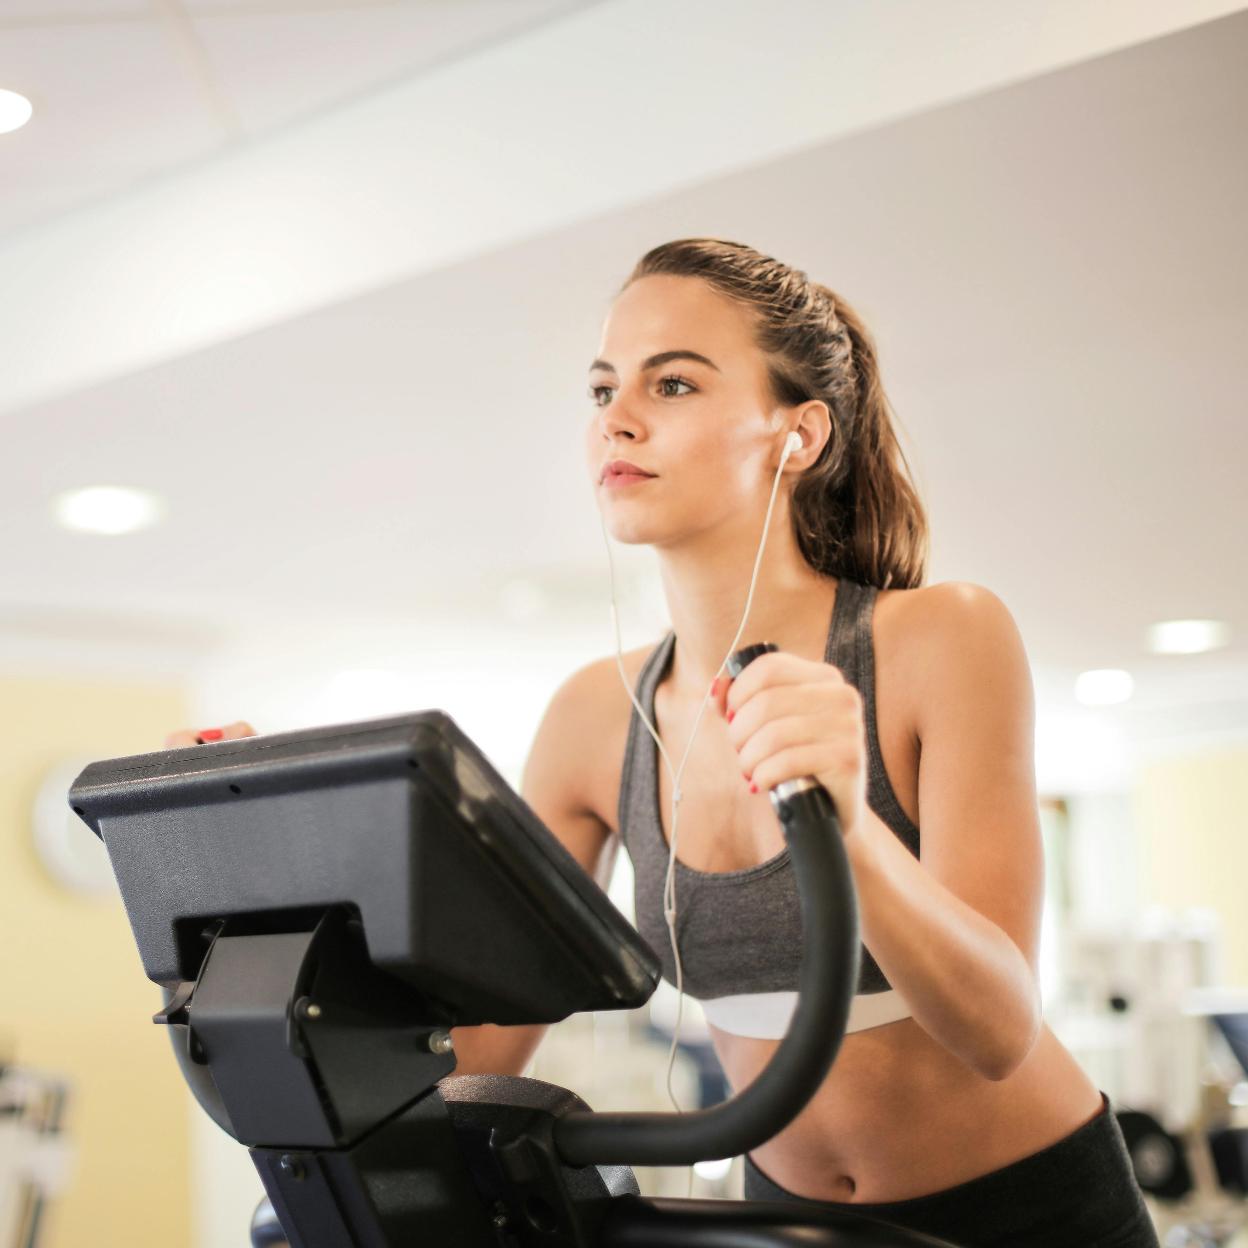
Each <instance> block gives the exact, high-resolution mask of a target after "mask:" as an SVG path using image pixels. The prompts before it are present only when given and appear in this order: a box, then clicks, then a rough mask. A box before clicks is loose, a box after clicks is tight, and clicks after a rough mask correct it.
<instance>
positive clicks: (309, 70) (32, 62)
mask: <svg viewBox="0 0 1248 1248" xmlns="http://www.w3.org/2000/svg"><path fill="white" fill-rule="evenodd" d="M594 2H596V0H0V78H2V79H3V82H2V83H0V85H3V86H5V87H7V88H8V89H9V90H14V91H21V92H22V93H23V94H24V95H27V96H28V97H29V98H30V99H31V100H32V101H33V102H34V105H35V110H36V111H35V119H34V120H33V121H32V122H31V124H30V125H29V126H28V127H26V129H24V130H22V131H19V132H16V133H14V134H13V135H11V136H6V137H5V139H4V145H3V150H2V160H0V177H3V179H4V181H3V186H4V194H3V196H0V234H2V233H5V232H9V231H12V230H15V229H18V228H20V227H22V226H24V225H32V224H37V223H39V222H41V221H43V220H45V219H46V218H47V217H49V216H50V215H52V214H55V213H58V212H64V211H66V210H67V209H70V208H75V207H83V206H87V205H90V204H92V203H94V202H96V201H98V200H100V199H101V198H103V197H105V196H107V195H110V194H114V193H116V192H118V191H121V190H125V189H130V188H132V187H134V186H135V185H136V184H137V183H140V182H141V181H143V180H144V179H151V178H154V177H157V176H159V175H162V174H168V173H170V172H172V171H175V170H177V169H180V168H184V167H186V166H187V165H188V164H190V163H193V162H195V161H197V160H203V159H205V158H208V157H212V156H218V155H220V154H222V153H224V152H225V151H227V150H230V149H232V148H234V147H237V146H239V145H240V144H243V143H246V142H248V141H249V140H253V139H255V138H256V137H257V136H259V135H262V134H264V133H266V132H269V131H272V130H273V129H275V128H277V127H279V126H282V125H286V124H289V123H291V122H293V121H297V120H302V119H306V118H307V117H309V116H310V115H312V114H314V113H316V112H317V111H319V110H325V109H329V108H332V107H336V106H341V105H342V104H343V103H344V102H346V101H348V100H349V99H351V98H352V97H356V96H359V95H361V94H363V93H365V92H367V91H372V90H377V89H378V88H379V87H381V86H383V85H385V84H386V83H388V82H391V81H394V80H397V79H400V78H410V77H411V76H412V75H415V74H420V73H425V72H428V71H430V70H431V69H433V68H434V67H437V66H443V65H446V64H447V63H448V62H451V61H453V60H455V59H457V58H466V57H469V56H471V55H473V54H476V53H479V52H480V51H481V50H482V49H483V48H484V47H486V46H488V45H490V44H492V43H495V42H497V41H500V40H506V39H510V38H514V37H515V36H516V35H518V34H520V33H521V32H523V31H526V30H529V29H531V28H533V27H534V26H535V25H536V24H538V23H542V22H546V21H550V20H553V19H556V18H559V17H561V16H566V15H567V14H568V13H569V12H571V11H572V10H583V9H585V8H586V7H588V6H589V5H590V4H592V3H594Z"/></svg>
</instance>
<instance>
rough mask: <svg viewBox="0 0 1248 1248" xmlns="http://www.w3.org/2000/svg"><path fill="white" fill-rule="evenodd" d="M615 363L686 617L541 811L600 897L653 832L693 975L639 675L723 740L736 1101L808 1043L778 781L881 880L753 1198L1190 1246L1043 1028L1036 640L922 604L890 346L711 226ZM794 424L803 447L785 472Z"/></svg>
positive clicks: (670, 584) (619, 466) (645, 286)
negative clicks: (805, 800) (1151, 1210)
mask: <svg viewBox="0 0 1248 1248" xmlns="http://www.w3.org/2000/svg"><path fill="white" fill-rule="evenodd" d="M598 357H599V358H598V359H597V360H595V361H594V364H593V366H592V369H591V373H590V379H589V380H590V394H591V396H592V399H593V404H594V407H593V410H592V412H591V415H590V419H589V421H588V423H587V428H586V452H587V461H588V466H589V470H590V474H591V481H592V482H593V484H594V488H595V491H596V494H597V498H598V503H599V506H600V508H601V511H602V517H603V522H604V525H605V526H606V528H607V529H609V530H610V533H611V534H612V536H613V537H614V538H615V539H616V540H618V541H621V542H626V543H629V544H637V543H646V544H648V545H650V546H653V547H654V548H655V550H656V551H657V553H658V559H659V568H660V572H661V576H662V583H663V587H664V591H665V594H666V598H667V605H668V609H669V613H670V618H671V621H672V625H673V628H672V631H671V632H670V633H669V634H668V635H667V636H666V637H665V638H664V640H663V641H662V642H661V643H660V644H659V645H658V646H657V647H646V648H643V649H641V650H637V651H634V652H632V653H630V654H628V655H625V656H623V659H622V661H621V665H620V667H619V668H617V661H616V658H615V657H614V656H612V657H611V658H608V659H603V660H601V661H599V662H597V663H594V664H591V665H589V666H588V667H585V668H583V669H581V670H580V671H578V672H576V673H575V674H574V675H573V676H572V677H570V678H569V679H568V680H567V681H565V683H564V684H563V686H561V688H560V689H559V690H558V691H557V692H556V694H555V696H554V698H553V699H552V701H551V704H550V706H549V708H548V709H547V712H546V715H545V717H544V718H543V721H542V724H541V727H540V728H539V730H538V734H537V737H536V739H535V741H534V744H533V748H532V750H531V752H530V756H529V759H528V762H527V764H526V767H525V773H524V781H523V786H522V788H523V792H524V796H525V797H526V799H527V800H528V801H529V803H530V805H531V806H532V807H533V808H534V810H535V811H536V812H537V814H538V815H539V816H541V818H542V819H543V820H544V821H545V822H546V824H547V825H548V826H549V827H550V828H551V829H552V831H554V832H555V834H556V835H557V836H559V837H560V839H561V840H562V841H563V842H564V843H565V844H566V845H567V846H568V848H569V849H570V850H571V852H572V853H573V854H574V855H576V857H577V858H578V859H579V860H580V861H581V863H582V865H584V866H585V867H586V869H587V870H590V871H596V872H597V873H598V874H599V878H600V879H603V878H605V876H606V874H607V873H608V872H609V869H610V860H611V857H612V855H613V853H614V850H615V848H616V847H617V846H618V844H620V843H623V844H624V845H625V846H626V848H627V849H628V852H629V853H630V855H631V857H632V859H633V862H634V865H635V867H636V879H637V885H636V887H637V921H638V927H639V929H640V930H641V932H642V934H643V935H644V936H645V937H646V938H647V939H648V940H649V942H650V944H651V945H652V946H653V947H654V948H655V950H656V951H660V950H662V951H663V959H664V973H665V975H666V976H667V977H668V978H669V979H673V980H674V979H675V965H674V959H673V957H672V955H671V951H670V949H669V938H668V931H667V927H666V924H665V920H664V914H663V901H662V897H663V881H664V875H665V872H666V869H667V866H668V857H669V850H670V841H669V834H670V820H669V821H668V824H667V826H665V825H664V817H665V813H666V812H668V811H669V809H670V808H671V802H672V786H671V779H672V777H671V775H670V774H668V772H667V771H666V770H665V769H663V768H660V767H659V766H658V759H657V757H656V754H657V751H656V749H655V742H654V741H652V740H651V739H650V737H649V732H648V730H647V729H646V728H645V726H644V725H643V724H642V722H641V719H640V717H639V716H638V714H637V713H636V710H635V709H634V707H633V705H632V703H631V700H630V696H629V691H633V692H634V693H635V696H636V698H637V700H638V703H639V704H640V706H641V707H642V708H643V709H644V711H645V713H646V715H647V716H648V717H649V718H650V719H651V720H652V721H653V722H654V724H655V726H656V728H657V732H658V736H659V740H660V741H661V742H662V743H663V745H664V757H666V756H667V755H670V754H671V753H672V751H673V750H675V751H677V755H676V756H677V757H680V756H681V755H683V754H684V753H685V749H686V745H687V744H688V743H689V741H690V735H691V733H692V731H693V729H694V726H695V722H696V723H698V724H699V725H700V726H699V731H698V732H697V735H696V736H695V737H694V738H693V743H692V745H691V746H690V747H689V750H688V755H687V758H685V759H684V762H685V766H684V770H683V771H682V773H681V792H682V801H681V804H680V808H679V809H680V813H681V814H682V815H683V816H684V817H683V819H681V820H680V823H679V835H678V837H677V855H678V856H677V860H676V864H675V865H676V880H675V883H676V914H677V917H676V920H675V926H676V936H677V938H678V941H679V951H680V957H681V963H682V969H683V974H684V981H685V987H686V988H687V989H688V991H689V992H690V993H691V994H692V995H694V996H697V997H700V998H701V999H702V1000H703V1003H704V1009H705V1010H706V1013H707V1018H708V1023H709V1025H710V1029H711V1036H712V1039H713V1041H714V1044H715V1048H716V1052H717V1053H718V1056H719V1058H720V1061H721V1063H722V1065H723V1068H724V1071H725V1073H726V1075H727V1077H728V1079H729V1081H730V1083H731V1084H732V1086H733V1088H734V1089H740V1088H742V1087H744V1086H746V1085H747V1084H749V1083H750V1081H751V1080H752V1079H753V1078H754V1077H755V1076H756V1075H757V1074H758V1072H759V1071H761V1070H762V1068H763V1067H764V1066H766V1064H767V1062H768V1061H769V1059H770V1057H771V1054H772V1053H773V1052H774V1051H775V1048H776V1047H777V1044H778V1039H777V1037H778V1036H779V1035H780V1034H783V1026H784V1022H785V1021H786V1018H787V1013H786V1005H787V1006H791V990H792V988H793V987H795V985H796V966H797V962H798V959H799V958H800V922H799V920H798V915H797V910H796V887H795V884H794V881H793V878H792V864H791V861H790V860H789V858H788V855H787V852H786V851H785V848H784V842H783V837H782V835H781V831H780V827H779V824H778V822H777V820H776V818H775V815H774V813H773V811H772V809H771V807H770V804H769V802H768V799H767V790H768V789H770V788H772V787H774V786H775V785H777V784H779V783H780V782H781V781H783V780H786V779H790V778H793V777H797V776H803V775H813V776H815V777H816V778H817V779H819V780H820V781H821V782H822V783H823V785H824V786H825V787H826V788H827V789H828V791H829V793H830V794H831V795H832V797H833V800H834V801H835V803H836V805H837V809H838V812H839V813H840V816H841V823H842V831H843V835H844V838H845V845H846V849H847V851H848V854H849V858H850V862H851V865H852V868H853V873H854V879H855V884H856V887H857V893H858V900H859V911H860V922H861V931H862V937H863V944H864V949H863V951H862V975H861V977H860V981H859V984H858V996H857V997H856V998H855V1001H854V1008H853V1012H852V1014H851V1019H850V1026H851V1030H850V1032H849V1033H848V1034H847V1035H846V1037H845V1040H844V1043H843V1045H842V1047H841V1050H840V1053H839V1055H838V1057H837V1060H836V1062H835V1064H834V1065H833V1067H832V1070H831V1071H830V1073H829V1075H828V1077H827V1079H826V1080H825V1082H824V1085H823V1086H822V1088H821V1089H820V1090H819V1092H818V1093H817V1094H816V1096H815V1097H814V1098H813V1099H812V1101H811V1102H810V1104H809V1105H808V1106H807V1107H806V1108H805V1109H804V1110H803V1111H802V1113H801V1114H800V1115H799V1116H798V1117H797V1119H796V1120H795V1121H794V1122H793V1123H791V1124H790V1125H789V1126H788V1127H787V1128H786V1129H785V1130H783V1131H782V1132H781V1133H780V1134H779V1135H777V1136H776V1137H775V1138H773V1139H772V1140H769V1141H768V1142H767V1143H766V1144H764V1145H763V1146H762V1147H760V1148H758V1149H756V1150H754V1152H753V1154H752V1155H751V1156H750V1157H748V1158H747V1159H746V1178H745V1195H746V1197H747V1199H772V1200H794V1201H802V1200H812V1201H821V1202H826V1203H829V1204H832V1205H834V1206H837V1207H844V1208H846V1209H848V1210H851V1211H854V1212H857V1213H862V1214H867V1215H869V1216H872V1217H877V1218H880V1219H881V1220H883V1221H887V1222H892V1223H896V1224H899V1225H903V1226H907V1227H910V1228H913V1229H916V1230H921V1231H925V1232H927V1233H929V1234H933V1235H936V1236H939V1237H942V1238H945V1239H948V1240H950V1241H951V1242H953V1243H956V1244H960V1245H965V1246H966V1248H989V1246H995V1245H1002V1246H1004V1245H1007V1244H1008V1245H1011V1248H1027V1246H1029V1245H1080V1246H1092V1245H1097V1246H1100V1248H1111V1246H1113V1248H1118V1246H1122V1248H1128V1246H1129V1248H1135V1246H1137V1245H1139V1246H1144V1245H1151V1246H1152V1248H1156V1244H1157V1239H1156V1236H1155V1234H1154V1232H1153V1229H1152V1226H1151V1223H1150V1221H1149V1218H1148V1215H1147V1212H1146V1210H1145V1208H1144V1205H1143V1201H1142V1199H1141V1197H1140V1192H1139V1189H1138V1187H1137V1185H1136V1183H1135V1180H1134V1177H1133V1175H1132V1173H1131V1169H1130V1163H1129V1159H1128V1157H1127V1154H1126V1151H1125V1147H1124V1145H1123V1142H1122V1137H1121V1133H1120V1132H1119V1130H1118V1127H1117V1124H1116V1121H1115V1119H1114V1117H1113V1115H1112V1113H1111V1112H1110V1109H1109V1104H1108V1100H1107V1098H1105V1097H1104V1096H1103V1095H1102V1094H1101V1093H1100V1092H1099V1091H1098V1090H1097V1088H1096V1087H1095V1085H1094V1084H1093V1083H1092V1082H1091V1081H1090V1080H1089V1079H1088V1077H1087V1076H1086V1075H1085V1074H1084V1072H1083V1071H1082V1070H1081V1069H1080V1068H1079V1066H1078V1064H1077V1063H1076V1062H1075V1060H1074V1059H1073V1058H1072V1056H1071V1055H1070V1053H1069V1052H1067V1050H1066V1049H1065V1048H1064V1047H1063V1046H1062V1045H1061V1043H1060V1042H1059V1041H1058V1040H1057V1038H1056V1037H1055V1036H1054V1035H1053V1033H1052V1032H1051V1031H1050V1030H1049V1028H1048V1027H1047V1026H1045V1024H1044V1022H1043V1019H1042V1017H1041V1004H1040V999H1039V990H1038V986H1037V971H1036V962H1037V946H1038V938H1039V930H1040V914H1041V906H1042V893H1043V856H1042V849H1041V841H1040V832H1039V826H1038V816H1037V803H1036V793H1035V780H1034V770H1033V702H1032V696H1033V695H1032V687H1031V678H1030V672H1029V669H1028V664H1027V659H1026V655H1025V652H1024V649H1023V645H1022V641H1021V638H1020V636H1019V633H1018V630H1017V628H1016V626H1015V624H1014V621H1013V619H1012V617H1011V616H1010V613H1009V612H1008V610H1007V609H1006V608H1005V606H1004V605H1003V604H1002V603H1001V601H1000V600H999V599H998V598H996V597H995V596H994V595H993V594H992V593H991V592H989V591H988V590H986V589H983V588H980V587H978V586H975V585H969V584H961V583H945V584H939V585H933V586H930V587H926V588H924V587H921V586H922V582H923V578H924V571H925V567H924V565H925V552H926V545H927V527H926V519H925V516H924V513H923V510H922V507H921V504H920V503H919V501H918V499H917V497H916V494H915V492H914V489H913V487H912V486H911V484H910V482H909V480H908V479H907V476H906V475H905V473H904V471H903V468H902V464H904V460H902V458H901V455H900V451H899V448H898V444H897V440H896V437H895V434H894V431H893V428H892V426H891V423H890V417H889V411H888V407H887V404H886V400H885V398H884V394H883V391H882V389H881V386H880V379H879V375H878V371H877V366H876V360H875V352H874V347H873V345H872V343H871V340H870V338H869V337H868V335H867V333H866V331H865V329H864V328H863V326H862V325H861V323H860V322H859V320H858V318H857V317H856V315H855V314H854V313H853V311H852V310H851V309H850V308H849V306H848V305H847V304H846V303H845V302H844V301H843V300H841V299H840V298H839V297H838V296H836V295H834V294H833V292H831V291H830V290H828V289H827V288H825V287H822V286H818V285H815V284H812V283H810V282H809V281H808V280H807V279H806V277H805V275H804V274H802V273H800V272H798V271H796V270H794V269H792V268H790V267H789V266H787V265H784V264H782V263H780V262H778V261H776V260H773V259H771V258H769V257H766V256H763V255H760V254H759V253H758V252H756V251H754V250H752V249H750V248H748V247H744V246H742V245H740V244H736V243H729V242H723V241H719V240H714V239H686V240H682V241H678V242H674V243H669V244H666V245H664V246H661V247H658V248H655V249H654V250H653V251H651V252H649V253H648V254H647V255H646V256H644V257H643V258H642V260H641V261H640V262H639V263H638V265H637V267H636V269H635V270H634V272H633V273H632V275H631V276H630V277H629V279H628V281H627V283H626V284H625V286H624V288H623V290H622V291H621V292H620V294H619V296H618V297H617V298H616V300H615V302H614V304H613V306H612V307H611V310H610V313H609V315H608V317H607V319H606V322H605V325H604V327H603V332H602V340H601V344H600V347H599V351H598ZM791 433H796V434H798V435H799V437H800V442H801V446H800V449H798V450H795V451H793V453H792V454H791V455H790V456H789V457H788V459H787V460H785V461H783V462H782V461H781V448H782V446H784V444H785V442H786V439H787V438H788V436H789V435H790V434H791ZM777 473H779V475H780V482H781V484H780V489H779V492H778V494H777V495H776V498H775V503H774V513H773V515H772V520H771V524H770V529H769V536H768V537H767V541H766V547H765V550H764V555H763V558H762V562H761V567H760V570H759V573H758V580H757V585H756V587H755V591H754V596H753V598H752V599H751V607H750V609H749V614H748V619H747V621H746V627H745V632H744V635H743V638H742V640H741V643H740V644H747V643H750V642H753V641H760V640H767V641H771V642H774V643H775V644H776V645H777V646H778V647H779V653H776V654H767V655H764V656H762V657H761V658H759V659H757V660H756V661H755V662H754V663H752V664H751V665H750V666H749V667H748V668H746V670H745V671H744V672H743V673H742V675H741V676H740V677H739V678H738V679H737V680H736V681H734V682H732V684H731V686H730V687H729V686H728V685H727V682H726V680H725V679H724V678H723V677H721V678H719V679H718V680H716V682H715V684H714V685H713V686H712V685H711V681H712V677H714V676H716V674H717V673H718V672H719V671H720V670H721V667H722V664H723V661H724V659H725V658H726V656H727V654H728V653H729V651H730V649H731V648H732V644H733V642H734V639H735V638H736V636H737V632H738V627H739V625H740V622H741V616H742V612H743V610H744V609H745V605H746V600H747V591H748V589H749V586H750V582H751V571H752V569H753V565H754V556H755V552H756V548H757V547H758V544H759V538H760V533H761V531H762V526H763V519H764V515H765V513H766V512H767V508H768V504H769V498H770V496H771V490H772V485H773V481H774V478H775V477H776V475H777ZM621 674H623V676H624V679H625V683H626V685H627V689H622V688H621V684H620V675H621ZM708 692H709V696H710V697H711V699H712V707H711V708H707V707H706V705H705V703H706V699H707V697H708ZM708 709H711V710H713V711H714V712H717V713H712V714H708V713H707V710H708ZM216 731H219V730H216ZM224 731H225V735H226V736H231V735H245V733H247V732H249V731H250V728H249V726H247V725H245V724H236V725H232V726H231V727H230V728H229V729H226V730H224ZM201 735H203V734H201ZM194 739H197V738H195V736H194V735H193V734H190V733H183V734H174V736H172V737H170V738H169V739H168V742H167V743H168V744H170V745H175V744H186V743H189V742H190V741H191V740H194ZM621 760H623V764H624V765H623V768H621V766H620V763H621ZM920 829H921V833H920ZM543 1031H544V1028H542V1027H490V1026H484V1027H472V1028H463V1027H461V1028H456V1029H455V1031H454V1036H455V1046H456V1053H457V1070H458V1071H459V1072H460V1073H468V1072H472V1071H499V1072H507V1071H513V1072H516V1073H519V1072H520V1071H522V1070H523V1069H524V1067H525V1065H526V1064H527V1062H528V1060H529V1058H530V1057H531V1056H532V1053H533V1051H534V1049H535V1048H536V1046H537V1044H538V1042H539V1041H540V1038H541V1035H542V1033H543Z"/></svg>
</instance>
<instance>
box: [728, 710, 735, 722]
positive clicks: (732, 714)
mask: <svg viewBox="0 0 1248 1248" xmlns="http://www.w3.org/2000/svg"><path fill="white" fill-rule="evenodd" d="M735 714H736V711H729V712H728V722H729V723H732V717H733V716H734V715H735Z"/></svg>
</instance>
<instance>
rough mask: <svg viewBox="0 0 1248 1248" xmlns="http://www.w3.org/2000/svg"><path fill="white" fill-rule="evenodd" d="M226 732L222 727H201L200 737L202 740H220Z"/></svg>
mask: <svg viewBox="0 0 1248 1248" xmlns="http://www.w3.org/2000/svg"><path fill="white" fill-rule="evenodd" d="M224 735H225V733H224V732H223V731H222V730H221V729H220V728H201V729H200V732H199V739H200V740H201V741H220V740H221V738H222V737H223V736H224Z"/></svg>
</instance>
